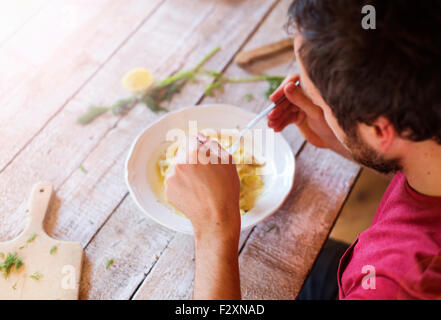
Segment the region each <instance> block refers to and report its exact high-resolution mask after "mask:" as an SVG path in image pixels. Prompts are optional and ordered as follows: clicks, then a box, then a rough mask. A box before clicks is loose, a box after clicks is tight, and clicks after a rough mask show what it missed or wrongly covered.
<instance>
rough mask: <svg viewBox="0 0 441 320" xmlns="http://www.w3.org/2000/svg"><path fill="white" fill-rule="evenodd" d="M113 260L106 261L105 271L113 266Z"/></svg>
mask: <svg viewBox="0 0 441 320" xmlns="http://www.w3.org/2000/svg"><path fill="white" fill-rule="evenodd" d="M113 262H114V261H113V259H109V260H107V262H106V270H107V269H109V267H110V266H111V265H112V264H113Z"/></svg>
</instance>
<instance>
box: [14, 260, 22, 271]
mask: <svg viewBox="0 0 441 320" xmlns="http://www.w3.org/2000/svg"><path fill="white" fill-rule="evenodd" d="M22 265H23V261H22V260H21V259H20V258H18V257H17V261H16V262H15V270H18V269H20V267H21V266H22Z"/></svg>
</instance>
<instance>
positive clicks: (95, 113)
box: [77, 106, 110, 125]
mask: <svg viewBox="0 0 441 320" xmlns="http://www.w3.org/2000/svg"><path fill="white" fill-rule="evenodd" d="M109 110H110V108H109V107H93V106H92V107H89V110H88V111H87V113H85V114H83V115H82V116H80V117H79V118H78V119H77V122H78V123H79V124H82V125H86V124H88V123H91V122H92V121H93V120H95V119H96V118H98V117H99V116H100V115H102V114H104V113H106V112H107V111H109Z"/></svg>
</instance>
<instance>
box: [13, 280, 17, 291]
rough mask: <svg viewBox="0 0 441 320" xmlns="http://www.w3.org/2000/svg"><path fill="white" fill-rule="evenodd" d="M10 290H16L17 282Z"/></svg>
mask: <svg viewBox="0 0 441 320" xmlns="http://www.w3.org/2000/svg"><path fill="white" fill-rule="evenodd" d="M12 289H14V290H17V282H16V283H14V285H13V286H12Z"/></svg>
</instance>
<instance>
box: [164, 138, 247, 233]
mask: <svg viewBox="0 0 441 320" xmlns="http://www.w3.org/2000/svg"><path fill="white" fill-rule="evenodd" d="M190 139H191V138H188V139H187V141H186V146H181V147H180V148H179V150H178V153H177V156H176V157H177V159H176V165H175V167H174V170H173V171H172V172H171V174H170V175H169V176H168V177H167V179H166V189H165V195H166V197H167V199H168V200H169V201H170V202H171V203H173V205H174V206H175V207H176V208H177V209H178V210H180V211H181V212H183V213H184V214H185V215H186V216H187V218H188V219H190V221H191V223H192V224H193V229H194V233H195V235H196V236H197V237H206V236H208V237H214V236H216V237H219V238H225V237H230V238H231V237H233V238H234V237H236V236H237V234H238V233H239V232H240V210H239V193H240V181H239V176H238V174H237V169H236V165H235V164H234V163H233V160H232V157H231V155H230V154H228V153H227V152H226V151H225V150H224V149H223V148H222V147H221V146H220V145H219V144H218V143H217V142H215V141H213V140H208V139H207V138H205V137H204V136H203V135H199V136H198V137H197V138H196V139H195V138H193V141H191V140H190ZM194 140H196V141H194ZM190 159H194V161H193V162H195V163H193V164H192V163H191V161H190ZM196 160H197V161H196ZM207 162H208V163H207ZM213 163H214V164H213ZM222 163H226V164H222Z"/></svg>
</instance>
